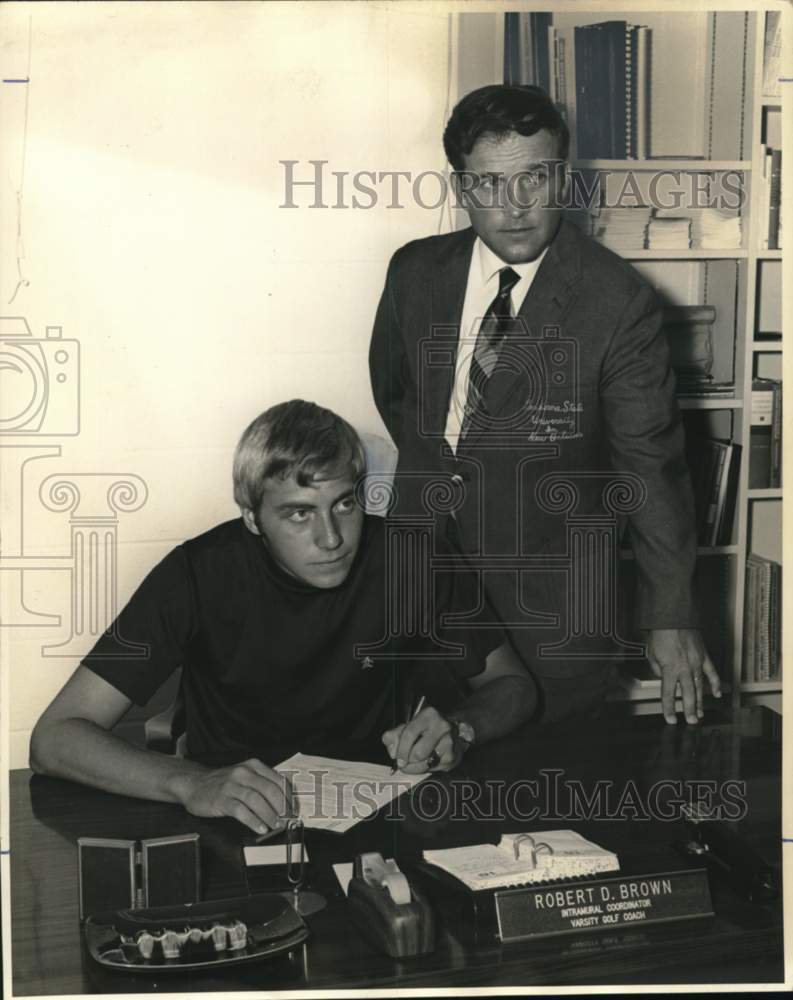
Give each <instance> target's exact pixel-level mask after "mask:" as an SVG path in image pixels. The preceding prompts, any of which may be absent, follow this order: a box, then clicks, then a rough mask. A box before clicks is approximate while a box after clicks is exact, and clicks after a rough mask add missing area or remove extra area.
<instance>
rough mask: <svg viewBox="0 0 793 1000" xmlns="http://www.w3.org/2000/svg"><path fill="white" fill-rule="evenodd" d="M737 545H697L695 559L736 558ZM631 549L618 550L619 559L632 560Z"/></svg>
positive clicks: (632, 553)
mask: <svg viewBox="0 0 793 1000" xmlns="http://www.w3.org/2000/svg"><path fill="white" fill-rule="evenodd" d="M739 551H740V550H739V548H738V546H737V545H698V546H697V557H699V556H737V555H738V553H739ZM634 558H635V555H634V552H633V549H627V548H622V549H620V559H634Z"/></svg>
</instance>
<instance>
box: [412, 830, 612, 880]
mask: <svg viewBox="0 0 793 1000" xmlns="http://www.w3.org/2000/svg"><path fill="white" fill-rule="evenodd" d="M531 836H532V839H533V841H534V844H535V845H536V847H537V850H536V856H535V857H534V858H532V854H531V851H530V850H529V849H527V848H528V847H529V846H530V845H527V838H526V835H525V834H518V833H511V834H505V835H504V836H503V837H502V838H501V842H500V843H499V844H477V845H475V846H473V847H451V848H448V849H446V850H438V851H424V860H425V861H428V862H429V863H430V864H433V865H436V866H437V867H438V868H442V869H443V871H445V872H448V873H449V874H450V875H454V877H455V878H457V879H459V881H460V882H462V883H463V884H464V885H466V886H467V887H468V888H469V889H473V890H477V889H499V888H503V887H506V886H518V885H534V884H535V883H538V882H554V881H557V880H559V879H565V878H577V877H579V876H581V875H595V874H597V873H598V872H611V871H619V867H620V863H619V859H618V858H617V855H616V854H613V853H612V852H611V851H606V850H604V849H603V848H602V847H598V845H597V844H593V843H592V842H591V841H589V840H586V839H585V838H584V837H582V836H581V835H580V834H578V833H575V832H574V831H573V830H552V831H549V832H547V833H544V832H543V833H535V834H532V835H531ZM543 845H547V847H548V848H550V850H545V849H544V847H543ZM516 846H517V848H518V856H517V857H516V856H515V855H516V851H515V847H516ZM532 862H534V863H532Z"/></svg>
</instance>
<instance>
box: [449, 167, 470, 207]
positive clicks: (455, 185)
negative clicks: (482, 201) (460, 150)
mask: <svg viewBox="0 0 793 1000" xmlns="http://www.w3.org/2000/svg"><path fill="white" fill-rule="evenodd" d="M450 180H451V185H452V191H454V208H464V209H465V210H466V211H467V210H468V207H469V205H470V203H471V199H470V195H469V192H470V191H472V190H473V188H474V186H475V184H476V177H475V175H474V174H473V173H471V171H470V170H452V172H451V177H450Z"/></svg>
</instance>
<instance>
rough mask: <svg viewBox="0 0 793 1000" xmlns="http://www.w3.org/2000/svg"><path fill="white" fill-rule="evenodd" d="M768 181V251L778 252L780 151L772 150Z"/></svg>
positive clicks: (780, 185) (780, 195) (780, 201)
mask: <svg viewBox="0 0 793 1000" xmlns="http://www.w3.org/2000/svg"><path fill="white" fill-rule="evenodd" d="M770 152H771V162H770V164H769V170H770V174H769V179H768V249H769V250H779V249H780V245H779V210H780V206H781V203H782V150H781V149H772V150H771V151H770Z"/></svg>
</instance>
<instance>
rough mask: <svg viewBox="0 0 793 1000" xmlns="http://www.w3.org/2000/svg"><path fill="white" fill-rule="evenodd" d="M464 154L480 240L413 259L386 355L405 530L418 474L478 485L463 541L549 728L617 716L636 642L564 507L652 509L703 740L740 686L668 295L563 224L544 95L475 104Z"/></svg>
mask: <svg viewBox="0 0 793 1000" xmlns="http://www.w3.org/2000/svg"><path fill="white" fill-rule="evenodd" d="M444 147H445V150H446V154H447V157H448V159H449V161H450V163H451V166H452V168H453V171H454V173H453V179H454V183H455V187H456V190H457V194H458V197H459V199H460V201H461V202H462V204H463V206H464V207H465V209H466V210H467V212H468V215H469V218H470V221H471V227H470V228H468V229H464V230H462V231H460V232H454V233H450V234H448V235H443V236H433V237H429V238H427V239H423V240H417V241H414V242H412V243H408V244H407V245H406V246H404V247H402V248H401V249H400V250H398V251H397V252H396V254H394V256H393V258H392V260H391V263H390V265H389V268H388V275H387V278H386V285H385V290H384V292H383V295H382V298H381V300H380V306H379V309H378V312H377V317H376V320H375V325H374V332H373V336H372V342H371V349H370V372H371V379H372V386H373V391H374V397H375V401H376V403H377V406H378V409H379V411H380V414H381V415H382V418H383V420H384V422H385V424H386V427H387V428H388V430H389V432H390V434H391V436H392V438H393V440H394V442H395V443H396V444H397V446H398V448H399V464H398V467H397V476H398V477H400V475H401V474H403V473H411V474H412V475H411V476H410V477H407V476H404V475H402V479H403V481H404V482H405V484H406V486H405V489H404V490H403V493H402V502H403V510H409V509H410V508H411V507H417V506H418V502H417V494H416V493H411V483H414V482H416V481H418V480H420V478H421V477H420V475H418V474H422V473H423V474H425V475H426V476H430V477H431V476H432V475H435V474H438V473H440V474H443V475H445V476H446V477H448V478H449V480H450V481H452V482H455V483H457V484H458V486H459V487H460V489H461V493H462V496H463V501H462V502H461V504H460V506H459V508H458V509H457V510H455V511H454V513H453V516H452V518H451V520H450V522H449V530H450V534H451V535H453V536H454V538H455V541H456V544H457V545H458V546H459V547H460V549H461V551H462V552H463V553H464V554H467V555H469V556H470V557H471V558H472V561H474V562H476V563H477V565H478V566H480V567H481V572H482V579H483V581H484V589H485V591H486V593H487V597H488V598H489V600H490V602H491V603H492V605H493V607H494V608H495V611H496V613H497V614H498V616H499V617H500V619H501V621H502V622H503V623H504V626H505V627H506V628H507V629H508V630H509V634H510V638H511V641H512V643H513V645H514V646H515V648H516V649H517V650H518V651H519V653H520V655H521V657H522V658H523V660H524V662H525V663H526V664H527V666H528V667H529V668H530V669H531V671H532V673H533V674H534V675H535V677H536V678H537V680H538V682H539V685H540V688H541V695H542V699H543V709H542V713H543V715H542V717H543V718H544V719H546V720H556V719H561V718H563V717H565V716H569V715H574V714H578V713H589V712H591V711H593V710H596V709H597V705H598V704H599V702H600V701H601V699H602V697H603V694H604V690H605V687H606V681H607V679H608V678H609V676H610V670H609V669H608V668H609V667H610V665H611V659H612V657H611V656H610V654H609V650H610V649H611V650H614V652H615V653H616V652H618V647H619V642H617V641H615V636H614V632H613V625H614V619H613V615H612V614H611V609H612V608H613V593H612V583H613V572H612V571H613V567H612V566H611V565H610V562H611V560H613V559H614V558H615V553H614V552H613V551H604V552H600V551H598V553H597V554H596V555H597V558H596V559H595V561H594V562H592V561H590V562H589V563H588V564H586V563H585V560H586V559H587V558H589V556H590V553H587V552H578V553H576V552H574V551H568V538H567V525H566V524H565V519H564V517H562V516H560V513H559V510H558V509H554V506H555V504H554V502H553V501H554V497H556V498H557V499H558V498H559V497H561V496H565V497H568V498H569V499H570V506H571V507H572V508H573V511H572V512H573V513H574V515H575V516H576V517H578V518H581V517H587V516H591V517H593V518H597V517H598V516H599V515H603V514H608V513H609V511H608V510H607V509H604V498H606V499H605V502H606V503H607V504H608V502H611V501H613V500H614V494H613V493H611V494H609V493H608V487H607V486H604V483H605V482H606V480H607V478H608V476H610V475H611V476H619V477H621V482H622V483H623V484H626V488H627V489H628V492H631V491H632V492H633V493H634V494H635V497H634V501H635V502H634V504H633V506H634V507H635V508H636V509H635V510H633V512H632V513H631V516H630V537H631V542H632V546H633V550H634V553H635V557H636V560H635V567H636V572H637V588H636V598H637V618H638V623H639V625H640V627H642V628H643V629H645V630H646V648H647V655H648V658H649V660H650V663H651V664H652V666H653V667H654V669H655V670H656V673H657V674H658V675H660V676H661V679H662V688H661V691H662V703H663V711H664V714H665V716H666V720H667V722H669V723H674V722H675V720H676V717H675V708H674V705H675V693H676V691H677V690H680V691H681V693H682V698H683V706H684V709H685V715H686V719H687V720H688V721H689V722H692V723H696V722H697V720H698V718H700V717H701V715H702V699H703V673H704V675H705V676H707V678H708V681H709V683H710V686H711V688H712V690H713V692H714V693H715V694H717V695H718V694H719V690H720V686H719V679H718V675H717V673H716V670H715V668H714V666H713V664H712V663H711V661H710V659H709V658H708V655H707V652H706V650H705V648H704V645H703V642H702V638H701V635H700V632H699V631H698V628H697V616H696V612H695V608H694V599H693V594H692V575H693V570H694V562H695V558H696V537H695V530H694V518H693V501H692V490H691V485H690V481H689V475H688V471H687V467H686V464H685V460H684V452H683V428H682V424H681V420H680V414H679V412H678V408H677V404H676V401H675V395H674V379H673V376H672V373H671V371H670V368H669V362H668V351H667V345H666V342H665V338H664V334H663V331H662V329H661V310H660V308H659V305H658V302H657V301H656V298H655V295H654V294H653V291H652V289H651V288H650V287H649V286H648V285H647V284H646V283H645V281H644V280H643V279H642V278H641V277H640V276H639V274H638V273H637V272H636V271H635V270H633V268H631V267H630V265H628V264H627V263H626V262H625V261H623V260H622V259H621V258H619V257H618V256H616V255H615V254H613V253H611V252H610V251H609V250H607V249H605V248H604V247H602V246H600V245H599V244H597V243H595V242H594V241H593V240H591V239H589V238H588V237H587V236H585V235H584V234H583V233H582V232H581V231H580V230H579V229H578V228H576V227H575V226H574V225H572V224H571V223H570V222H569V221H566V220H563V219H562V216H561V209H562V206H563V204H564V198H565V194H566V190H567V183H568V181H567V178H566V173H565V170H564V165H565V161H566V158H567V154H568V131H567V127H566V125H565V122H564V120H563V119H562V118H561V116H560V115H559V113H558V111H557V110H556V108H555V107H554V105H553V104H552V103H551V101H550V100H549V99H548V97H547V95H546V94H545V93H544V92H543V91H541V90H540V89H539V88H536V87H517V86H497V85H494V86H488V87H483V88H481V89H480V90H476V91H474V92H473V93H470V94H468V95H467V96H466V97H464V98H463V99H462V100H461V101H460V103H459V104H458V105H457V106H456V107H455V109H454V111H453V113H452V115H451V118H450V120H449V122H448V125H447V127H446V131H445V134H444ZM614 481H615V482H617V481H618V480H617V479H615V480H614ZM553 483H555V484H556V486H555V489H556V491H557V492H556V493H554V491H553V488H552V487H551V485H550V484H553ZM544 488H545V489H546V492H545V493H543V489H544ZM559 490H561V491H562V492H561V493H560V492H558V491H559ZM549 491H550V492H549ZM556 506H557V507H558V504H557V505H556ZM543 559H544V566H543V565H542V560H543ZM598 559H599V562H598V561H597V560H598ZM499 560H500V562H499ZM521 560H522V562H521ZM538 560H540V564H539V565H538ZM565 560H567V564H568V567H569V575H568V577H567V578H565V576H564V575H563V570H564V565H563V564H564V563H565ZM593 565H595V566H597V573H595V574H593V573H592V572H591V569H592V566H593ZM500 567H501V568H500ZM576 588H577V589H576ZM587 616H589V617H587ZM574 619H575V620H574ZM565 626H568V627H569V628H572V627H573V626H575V627H576V628H577V629H578V633H579V640H580V641H579V642H578V646H577V647H576V648H573V647H572V646H571V645H570V644H569V643H568V644H567V645H565V636H564V628H565Z"/></svg>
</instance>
